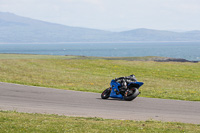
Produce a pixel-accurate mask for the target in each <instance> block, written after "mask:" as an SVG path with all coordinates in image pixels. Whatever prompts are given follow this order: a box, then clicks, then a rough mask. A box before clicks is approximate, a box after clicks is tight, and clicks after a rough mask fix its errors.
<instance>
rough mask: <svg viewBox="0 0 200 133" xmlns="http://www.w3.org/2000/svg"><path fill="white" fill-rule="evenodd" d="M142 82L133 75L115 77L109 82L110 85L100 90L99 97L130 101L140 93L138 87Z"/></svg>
mask: <svg viewBox="0 0 200 133" xmlns="http://www.w3.org/2000/svg"><path fill="white" fill-rule="evenodd" d="M143 84H144V83H143V82H138V81H137V79H136V77H135V75H130V76H127V77H119V78H115V79H112V80H111V82H110V86H111V87H109V88H107V89H105V90H104V91H103V92H102V94H101V98H102V99H108V98H109V97H111V98H119V99H124V100H126V101H132V100H133V99H135V98H136V97H137V96H138V95H139V94H140V92H139V88H140V87H141V86H142V85H143Z"/></svg>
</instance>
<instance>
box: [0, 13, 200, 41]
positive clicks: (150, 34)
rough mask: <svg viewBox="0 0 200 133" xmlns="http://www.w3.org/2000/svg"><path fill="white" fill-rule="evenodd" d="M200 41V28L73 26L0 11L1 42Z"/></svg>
mask: <svg viewBox="0 0 200 133" xmlns="http://www.w3.org/2000/svg"><path fill="white" fill-rule="evenodd" d="M124 41H200V31H189V32H172V31H162V30H152V29H135V30H129V31H124V32H110V31H104V30H97V29H89V28H81V27H72V26H66V25H61V24H55V23H50V22H45V21H41V20H35V19H31V18H26V17H21V16H18V15H15V14H12V13H7V12H0V43H61V42H124Z"/></svg>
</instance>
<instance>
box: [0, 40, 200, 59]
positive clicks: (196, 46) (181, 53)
mask: <svg viewBox="0 0 200 133" xmlns="http://www.w3.org/2000/svg"><path fill="white" fill-rule="evenodd" d="M0 53H20V54H44V55H83V56H102V57H131V56H163V57H174V58H184V59H187V60H192V61H200V42H154V43H153V42H151V43H150V42H149V43H66V44H0Z"/></svg>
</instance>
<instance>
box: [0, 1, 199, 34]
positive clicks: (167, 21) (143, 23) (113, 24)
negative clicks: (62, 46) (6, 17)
mask: <svg viewBox="0 0 200 133" xmlns="http://www.w3.org/2000/svg"><path fill="white" fill-rule="evenodd" d="M0 12H11V13H15V14H17V15H20V16H25V17H29V18H34V19H39V20H43V21H48V22H54V23H59V24H64V25H68V26H75V27H87V28H94V29H103V30H112V31H120V30H128V29H137V28H148V29H157V30H174V31H188V30H200V0H0Z"/></svg>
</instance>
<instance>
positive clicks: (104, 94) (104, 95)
mask: <svg viewBox="0 0 200 133" xmlns="http://www.w3.org/2000/svg"><path fill="white" fill-rule="evenodd" d="M110 92H111V90H110V88H108V89H105V90H104V91H103V92H102V94H101V98H102V99H108V98H109V96H110Z"/></svg>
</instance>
